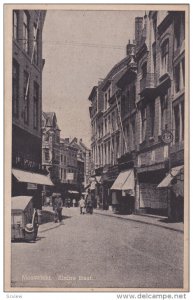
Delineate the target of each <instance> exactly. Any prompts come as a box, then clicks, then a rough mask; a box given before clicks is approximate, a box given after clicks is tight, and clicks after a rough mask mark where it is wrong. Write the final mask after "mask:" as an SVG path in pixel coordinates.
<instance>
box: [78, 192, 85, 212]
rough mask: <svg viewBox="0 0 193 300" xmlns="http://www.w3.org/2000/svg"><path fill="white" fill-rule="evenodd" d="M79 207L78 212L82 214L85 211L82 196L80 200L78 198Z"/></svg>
mask: <svg viewBox="0 0 193 300" xmlns="http://www.w3.org/2000/svg"><path fill="white" fill-rule="evenodd" d="M79 207H80V214H83V215H84V213H85V200H84V197H83V196H81V198H80V200H79Z"/></svg>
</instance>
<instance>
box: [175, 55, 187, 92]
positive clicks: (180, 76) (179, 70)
mask: <svg viewBox="0 0 193 300" xmlns="http://www.w3.org/2000/svg"><path fill="white" fill-rule="evenodd" d="M174 71H175V72H174V81H175V92H176V93H178V92H180V91H181V90H183V89H184V86H185V61H184V59H182V60H181V62H180V63H179V64H178V65H177V66H176V67H175V69H174Z"/></svg>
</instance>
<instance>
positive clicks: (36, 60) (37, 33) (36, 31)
mask: <svg viewBox="0 0 193 300" xmlns="http://www.w3.org/2000/svg"><path fill="white" fill-rule="evenodd" d="M38 36H39V30H38V29H37V25H36V24H34V27H33V39H34V41H33V43H34V44H33V47H34V52H33V62H34V64H36V65H37V64H38V38H39V37H38Z"/></svg>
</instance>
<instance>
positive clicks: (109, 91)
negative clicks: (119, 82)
mask: <svg viewBox="0 0 193 300" xmlns="http://www.w3.org/2000/svg"><path fill="white" fill-rule="evenodd" d="M108 95H109V99H110V98H111V90H110V89H109V90H108Z"/></svg>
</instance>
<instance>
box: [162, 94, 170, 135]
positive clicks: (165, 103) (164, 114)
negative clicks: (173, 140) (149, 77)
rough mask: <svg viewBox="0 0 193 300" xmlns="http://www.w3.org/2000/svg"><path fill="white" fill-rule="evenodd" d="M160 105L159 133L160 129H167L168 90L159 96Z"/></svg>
mask: <svg viewBox="0 0 193 300" xmlns="http://www.w3.org/2000/svg"><path fill="white" fill-rule="evenodd" d="M160 107H161V116H160V121H161V122H160V134H161V133H162V130H165V129H167V108H168V91H167V93H166V94H163V95H162V96H161V97H160Z"/></svg>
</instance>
